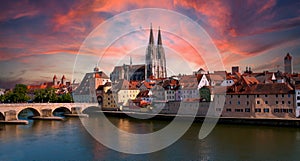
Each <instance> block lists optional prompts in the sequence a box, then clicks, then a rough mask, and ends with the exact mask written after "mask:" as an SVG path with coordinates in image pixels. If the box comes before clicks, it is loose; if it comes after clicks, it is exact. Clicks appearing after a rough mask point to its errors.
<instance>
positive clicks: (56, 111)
mask: <svg viewBox="0 0 300 161" xmlns="http://www.w3.org/2000/svg"><path fill="white" fill-rule="evenodd" d="M70 113H71V110H70V109H69V108H67V107H64V106H61V107H57V108H55V109H53V111H52V114H53V115H54V116H58V115H64V114H70Z"/></svg>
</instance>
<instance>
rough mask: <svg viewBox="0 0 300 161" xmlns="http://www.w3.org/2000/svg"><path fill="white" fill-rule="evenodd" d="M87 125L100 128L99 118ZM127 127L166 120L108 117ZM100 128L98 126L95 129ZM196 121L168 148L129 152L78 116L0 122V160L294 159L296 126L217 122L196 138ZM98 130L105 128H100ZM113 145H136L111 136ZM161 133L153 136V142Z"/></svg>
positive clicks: (155, 125)
mask: <svg viewBox="0 0 300 161" xmlns="http://www.w3.org/2000/svg"><path fill="white" fill-rule="evenodd" d="M92 119H94V122H93V123H92V124H90V126H93V127H95V130H97V129H98V130H99V129H101V130H103V129H105V125H103V124H102V123H101V118H98V117H95V118H92ZM109 119H110V121H111V122H113V123H114V124H115V126H117V127H119V128H121V129H122V130H124V131H128V132H138V133H149V132H153V131H155V130H156V129H160V128H162V127H164V126H166V125H167V124H168V122H167V121H157V120H149V121H146V120H144V121H140V120H135V119H127V118H122V119H120V118H109ZM99 127H101V128H99ZM200 127H201V124H200V123H195V124H193V125H192V127H191V128H190V129H189V130H188V131H187V132H186V133H185V135H184V136H182V137H181V139H179V140H178V141H177V142H175V143H174V144H173V145H171V146H170V147H168V148H166V149H163V150H160V151H158V152H155V153H151V154H143V155H129V154H124V153H119V152H116V151H114V150H110V149H108V148H107V147H105V146H103V145H102V144H100V143H99V142H97V141H96V140H95V139H94V138H93V137H92V136H91V135H90V134H89V133H87V132H86V130H85V128H84V127H83V125H82V124H81V122H80V120H79V119H78V118H70V119H66V120H65V121H38V120H35V121H31V122H30V123H29V124H28V125H0V144H1V146H0V156H1V159H0V160H298V154H300V130H299V129H297V128H282V127H280V128H279V127H266V126H240V125H218V126H216V128H215V129H214V130H213V132H212V133H211V134H210V135H209V136H208V137H207V138H205V139H203V140H198V133H199V130H200ZM100 134H105V132H103V131H100ZM111 136H112V137H113V138H112V139H114V140H115V143H116V144H118V145H119V146H124V147H128V148H130V146H131V145H132V144H137V143H136V142H135V141H134V140H126V138H124V137H123V136H117V137H114V135H111ZM161 141H162V138H154V140H153V143H159V142H161Z"/></svg>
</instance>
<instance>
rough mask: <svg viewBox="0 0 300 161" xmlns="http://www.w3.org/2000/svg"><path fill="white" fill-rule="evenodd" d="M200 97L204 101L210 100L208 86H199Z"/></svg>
mask: <svg viewBox="0 0 300 161" xmlns="http://www.w3.org/2000/svg"><path fill="white" fill-rule="evenodd" d="M199 93H200V99H201V100H202V101H205V102H210V90H209V88H208V87H202V88H200V91H199Z"/></svg>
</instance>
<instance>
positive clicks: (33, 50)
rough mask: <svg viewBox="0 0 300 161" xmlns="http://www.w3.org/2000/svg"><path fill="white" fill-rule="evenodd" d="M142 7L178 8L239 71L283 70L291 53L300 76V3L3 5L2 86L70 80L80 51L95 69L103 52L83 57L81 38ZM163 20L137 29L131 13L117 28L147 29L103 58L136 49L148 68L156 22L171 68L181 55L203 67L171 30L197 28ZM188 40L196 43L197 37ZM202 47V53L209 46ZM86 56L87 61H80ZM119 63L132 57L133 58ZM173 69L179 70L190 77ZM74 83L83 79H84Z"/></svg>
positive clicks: (184, 0) (88, 0)
mask: <svg viewBox="0 0 300 161" xmlns="http://www.w3.org/2000/svg"><path fill="white" fill-rule="evenodd" d="M142 8H161V9H166V10H170V11H175V12H178V13H180V14H182V15H184V16H187V17H188V18H190V19H191V20H193V21H195V22H196V23H197V24H198V25H199V26H200V27H201V28H203V29H204V30H205V32H207V34H208V36H209V37H210V38H211V39H212V41H213V43H214V44H215V46H216V47H217V50H218V51H219V53H220V56H221V59H222V62H223V64H224V66H225V69H226V70H228V71H230V68H231V66H235V65H239V66H240V68H241V70H244V69H245V67H246V66H251V67H252V70H254V71H257V72H259V71H263V70H269V71H277V70H281V71H282V70H283V57H284V56H285V55H286V53H288V52H289V53H290V54H291V55H292V57H293V64H294V72H300V1H294V0H291V1H289V0H282V1H276V0H259V1H258V0H245V1H240V0H236V1H234V0H233V1H215V0H214V1H189V0H180V1H179V0H174V1H171V0H164V1H162V2H158V1H154V0H153V1H151V0H147V1H137V0H128V1H120V0H109V1H105V0H76V1H71V0H51V1H49V0H48V1H46V0H37V1H29V0H20V1H15V0H7V1H1V6H0V29H1V30H0V69H1V70H0V88H9V87H12V86H14V84H16V83H25V84H39V83H41V82H43V81H51V80H52V77H53V75H54V74H56V75H57V76H58V77H62V75H65V76H66V77H67V78H68V79H71V78H72V75H73V69H74V68H73V67H74V63H75V60H76V57H77V55H78V53H79V56H78V57H77V59H78V58H82V60H81V62H84V63H86V66H85V65H84V64H83V65H82V64H81V65H82V69H83V70H82V71H80V72H83V73H84V72H90V71H92V68H93V67H94V66H95V64H96V63H95V62H91V61H89V59H86V58H87V57H89V56H90V57H92V58H93V57H96V58H97V56H98V57H99V55H97V52H96V53H94V54H89V53H88V52H86V53H84V52H79V50H80V47H81V46H82V44H83V42H84V40H86V39H87V37H88V36H89V35H91V34H90V33H91V32H92V31H95V28H97V26H98V25H100V24H102V23H103V22H105V21H107V20H108V19H110V18H113V17H114V16H116V15H118V14H120V13H123V12H125V11H132V10H136V9H142ZM147 16H148V17H149V20H151V17H152V18H153V15H149V14H147V13H145V14H144V15H143V17H142V18H141V19H147ZM164 16H166V15H164V14H161V15H156V17H155V22H147V21H146V22H145V23H144V24H136V23H135V22H138V21H136V20H137V19H136V17H134V16H132V17H131V16H129V17H127V18H128V20H126V21H128V22H130V23H115V24H114V26H112V28H113V29H119V30H126V29H131V28H132V29H136V30H138V29H139V30H141V31H142V32H135V33H133V34H129V36H131V39H126V41H124V42H126V43H124V42H122V41H121V40H120V41H117V42H116V43H115V45H113V46H112V47H111V48H110V50H114V52H115V53H117V54H106V56H107V57H108V59H111V60H115V59H119V58H120V57H121V56H122V53H125V51H126V50H127V49H128V48H130V47H135V46H137V45H138V47H137V48H135V49H134V48H130V51H131V52H132V53H131V54H129V55H130V56H132V57H133V60H134V63H137V64H140V63H143V61H144V60H142V59H140V58H138V57H135V56H134V53H138V52H142V53H143V54H145V50H146V45H147V43H148V31H149V30H148V29H149V26H150V25H149V24H150V23H153V28H154V29H155V32H154V36H155V40H156V39H157V28H158V26H161V30H162V36H163V44H164V46H165V49H166V55H167V59H170V62H171V63H169V65H170V66H172V65H174V62H176V60H177V57H178V58H179V57H184V58H185V60H186V61H188V63H189V64H192V67H191V68H192V70H195V69H197V68H200V67H203V68H206V67H205V64H202V63H203V60H201V59H200V58H199V59H198V58H195V59H194V57H193V56H192V55H193V52H195V51H192V50H191V51H190V52H187V50H190V49H189V48H190V46H189V44H187V43H185V42H183V41H182V42H181V39H180V38H176V35H174V34H172V32H170V31H175V29H177V30H178V31H180V32H183V33H186V34H187V35H193V32H194V31H193V30H188V31H186V29H187V28H186V27H185V25H182V26H181V25H176V26H174V24H171V22H170V21H168V19H167V18H166V17H164ZM101 31H105V32H99V33H98V34H99V35H98V36H102V39H99V41H101V42H104V41H108V40H109V37H110V36H111V35H112V34H116V33H118V31H114V30H113V31H111V35H109V34H108V33H110V32H108V31H109V29H107V30H101ZM106 31H107V32H106ZM191 33H192V34H191ZM196 35H197V34H195V36H196ZM114 36H116V35H114ZM129 36H127V37H129ZM133 37H134V38H133ZM106 38H107V39H106ZM190 39H191V40H195V41H197V38H195V39H193V38H190ZM174 42H176V43H174ZM196 43H197V42H196ZM115 47H117V48H115ZM202 47H203V48H205V46H204V45H202ZM122 49H124V50H122ZM91 50H92V49H89V51H91ZM133 50H135V51H133ZM172 50H173V51H174V52H176V53H179V54H177V57H174V56H173V57H172V54H168V53H172ZM95 51H98V50H95ZM128 51H129V50H128ZM128 51H127V52H128ZM81 54H82V55H84V56H85V57H84V56H83V57H80V56H81ZM189 54H190V56H189ZM168 55H169V56H170V57H169V58H168ZM200 55H201V53H200ZM122 59H126V60H129V58H128V57H123V58H122ZM167 61H168V60H167ZM128 62H129V61H128ZM178 62H180V60H179V61H178ZM100 64H101V62H100ZM167 64H168V63H167ZM175 64H176V63H175ZM179 64H180V63H179ZM112 65H116V63H113V64H112ZM79 67H81V66H79ZM85 67H86V68H85ZM112 67H113V66H112ZM112 67H110V68H107V69H106V67H103V66H102V67H101V65H100V69H103V70H104V69H106V70H107V71H105V72H106V73H107V74H109V73H110V72H111V71H109V70H111V68H112ZM177 67H178V65H177ZM89 69H90V70H89ZM175 70H176V72H177V73H181V72H182V73H185V72H186V71H184V70H182V71H180V69H177V68H176V69H175ZM177 70H178V71H177ZM191 73H192V71H191ZM187 74H189V73H187ZM76 79H77V80H78V81H80V78H77V77H76Z"/></svg>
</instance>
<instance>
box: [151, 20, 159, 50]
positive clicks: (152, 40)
mask: <svg viewBox="0 0 300 161" xmlns="http://www.w3.org/2000/svg"><path fill="white" fill-rule="evenodd" d="M149 44H154V36H153V31H152V23H151V25H150V37H149ZM157 45H162V40H161V34H160V27H158V39H157Z"/></svg>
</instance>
